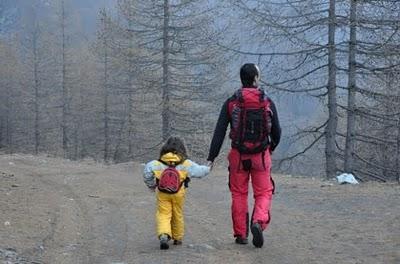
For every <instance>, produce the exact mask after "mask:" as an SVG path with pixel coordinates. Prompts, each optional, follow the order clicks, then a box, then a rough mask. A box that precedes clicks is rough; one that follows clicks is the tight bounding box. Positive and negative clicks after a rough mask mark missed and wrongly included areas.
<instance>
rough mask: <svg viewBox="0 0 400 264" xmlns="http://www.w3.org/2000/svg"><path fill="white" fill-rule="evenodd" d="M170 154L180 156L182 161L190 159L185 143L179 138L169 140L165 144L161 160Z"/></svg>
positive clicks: (162, 148)
mask: <svg viewBox="0 0 400 264" xmlns="http://www.w3.org/2000/svg"><path fill="white" fill-rule="evenodd" d="M169 152H172V153H174V154H178V155H180V156H181V157H182V160H186V159H187V158H188V155H187V153H186V148H185V144H184V143H183V140H182V139H180V138H178V137H170V138H168V140H167V142H165V144H164V145H163V146H162V147H161V150H160V158H161V157H162V156H163V155H164V154H167V153H169Z"/></svg>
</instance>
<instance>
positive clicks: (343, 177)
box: [336, 173, 358, 184]
mask: <svg viewBox="0 0 400 264" xmlns="http://www.w3.org/2000/svg"><path fill="white" fill-rule="evenodd" d="M336 178H337V180H338V182H339V183H340V184H345V183H350V184H358V181H357V180H356V178H355V177H354V175H353V174H351V173H342V174H340V175H339V176H337V177H336Z"/></svg>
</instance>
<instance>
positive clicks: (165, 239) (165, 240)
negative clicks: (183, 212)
mask: <svg viewBox="0 0 400 264" xmlns="http://www.w3.org/2000/svg"><path fill="white" fill-rule="evenodd" d="M168 240H169V237H168V235H166V234H163V235H161V236H160V249H163V250H165V249H169V245H168Z"/></svg>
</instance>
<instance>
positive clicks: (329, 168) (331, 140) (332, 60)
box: [325, 0, 337, 178]
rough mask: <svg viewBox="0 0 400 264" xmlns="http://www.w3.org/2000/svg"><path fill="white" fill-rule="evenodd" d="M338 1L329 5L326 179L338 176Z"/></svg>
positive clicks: (332, 1)
mask: <svg viewBox="0 0 400 264" xmlns="http://www.w3.org/2000/svg"><path fill="white" fill-rule="evenodd" d="M335 5H336V1H335V0H330V3H329V27H328V53H329V55H328V56H329V57H328V67H329V76H328V78H329V80H328V111H329V117H328V123H327V127H326V131H325V140H326V143H325V144H326V146H325V156H326V157H325V159H326V177H327V178H332V177H334V176H335V175H336V170H337V167H336V142H335V139H336V129H337V103H336V47H335V31H336V10H335V7H336V6H335Z"/></svg>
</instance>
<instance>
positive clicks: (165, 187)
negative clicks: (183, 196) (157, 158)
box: [157, 166, 183, 193]
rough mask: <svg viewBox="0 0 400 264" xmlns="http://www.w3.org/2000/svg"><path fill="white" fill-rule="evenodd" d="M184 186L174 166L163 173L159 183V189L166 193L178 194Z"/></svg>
mask: <svg viewBox="0 0 400 264" xmlns="http://www.w3.org/2000/svg"><path fill="white" fill-rule="evenodd" d="M182 184H183V182H182V183H181V180H180V176H179V172H178V170H177V169H176V168H175V167H173V166H169V167H168V168H166V169H165V170H164V171H163V172H162V173H161V176H160V179H159V180H158V182H157V186H158V189H159V190H160V191H161V192H165V193H177V192H178V191H179V190H180V188H181V187H182Z"/></svg>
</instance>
